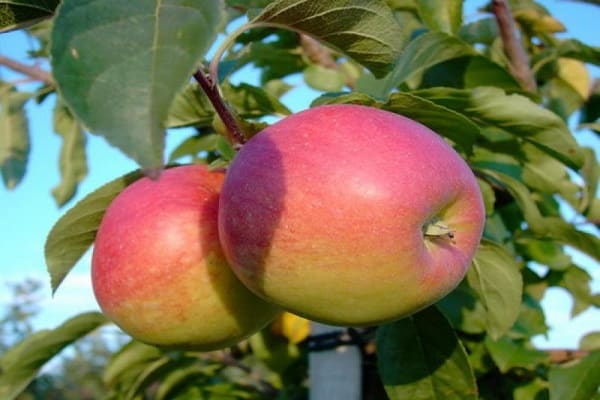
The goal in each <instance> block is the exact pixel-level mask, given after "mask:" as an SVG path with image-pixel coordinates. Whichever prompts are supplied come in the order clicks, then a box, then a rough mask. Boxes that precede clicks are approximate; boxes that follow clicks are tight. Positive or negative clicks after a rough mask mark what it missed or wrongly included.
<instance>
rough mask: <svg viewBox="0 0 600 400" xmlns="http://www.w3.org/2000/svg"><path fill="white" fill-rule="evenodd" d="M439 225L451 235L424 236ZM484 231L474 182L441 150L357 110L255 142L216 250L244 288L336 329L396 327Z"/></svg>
mask: <svg viewBox="0 0 600 400" xmlns="http://www.w3.org/2000/svg"><path fill="white" fill-rule="evenodd" d="M436 221H437V222H438V223H441V224H444V225H446V226H447V227H448V228H449V229H450V231H451V232H446V233H445V234H442V235H440V236H429V235H425V234H424V230H425V229H427V227H428V226H429V225H431V224H432V223H435V222H436ZM484 221H485V212H484V205H483V200H482V196H481V191H480V189H479V187H478V184H477V181H476V178H475V177H474V175H473V173H472V171H471V170H470V168H469V167H468V165H467V164H466V162H465V161H464V160H463V159H462V158H461V157H460V156H459V155H458V154H457V153H456V152H455V151H454V150H453V149H452V147H451V146H450V145H448V144H447V143H446V142H445V141H444V140H443V139H442V138H441V137H440V136H438V135H437V134H436V133H434V132H433V131H431V130H430V129H428V128H427V127H425V126H423V125H421V124H419V123H417V122H415V121H412V120H410V119H408V118H405V117H402V116H400V115H397V114H394V113H390V112H387V111H383V110H379V109H375V108H370V107H365V106H358V105H327V106H318V107H315V108H312V109H309V110H305V111H303V112H300V113H298V114H295V115H292V116H289V117H287V118H285V119H283V120H281V121H279V122H277V123H275V124H273V125H271V126H270V127H268V128H266V129H265V130H263V131H261V132H259V133H258V134H257V135H256V136H254V137H253V138H252V139H251V140H250V141H248V143H246V144H245V145H244V147H243V148H242V149H241V150H240V152H239V154H237V156H236V157H235V159H234V160H233V162H232V164H231V165H230V167H229V169H228V172H227V177H226V179H225V183H224V186H223V189H222V195H221V199H220V207H219V235H220V238H221V245H222V247H223V250H224V252H225V255H226V257H227V259H228V260H229V262H230V265H231V267H232V268H233V270H234V272H235V273H236V275H237V276H238V277H239V278H240V280H241V281H242V282H243V283H244V284H245V285H246V286H247V287H248V288H250V289H251V290H252V291H254V292H255V293H256V294H258V295H259V296H261V297H263V298H265V299H267V300H268V301H271V302H274V303H276V304H278V305H280V306H282V307H283V308H285V309H287V310H290V311H291V312H293V313H296V314H298V315H301V316H303V317H306V318H309V319H312V320H315V321H320V322H323V323H328V324H333V325H345V326H366V325H373V324H379V323H383V322H387V321H392V320H395V319H399V318H402V317H405V316H408V315H410V314H412V313H414V312H416V311H418V310H420V309H422V308H424V307H426V306H428V305H430V304H432V303H434V302H436V301H437V300H439V299H440V298H442V297H443V296H445V295H446V294H447V293H449V292H450V291H451V290H452V289H454V288H455V287H456V286H457V285H458V283H459V282H460V281H461V280H462V279H463V277H464V275H465V273H466V272H467V270H468V268H469V266H470V263H471V260H472V258H473V256H474V254H475V251H476V249H477V247H478V245H479V241H480V238H481V235H482V231H483V225H484ZM451 236H453V237H451Z"/></svg>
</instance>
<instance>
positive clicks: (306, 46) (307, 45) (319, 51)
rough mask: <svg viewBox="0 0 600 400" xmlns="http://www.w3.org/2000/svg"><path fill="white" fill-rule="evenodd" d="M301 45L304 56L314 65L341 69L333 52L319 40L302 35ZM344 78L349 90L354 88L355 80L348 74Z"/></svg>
mask: <svg viewBox="0 0 600 400" xmlns="http://www.w3.org/2000/svg"><path fill="white" fill-rule="evenodd" d="M300 45H301V46H302V50H303V51H304V54H305V55H306V56H307V57H308V59H309V60H310V61H312V62H313V63H315V64H318V65H321V66H322V67H325V68H327V69H332V70H339V69H340V65H339V64H338V63H337V62H336V61H335V58H334V57H333V55H332V54H331V51H330V50H329V49H327V48H326V47H324V46H323V45H321V43H319V42H318V41H317V40H315V39H313V38H312V37H310V36H308V35H305V34H300ZM344 76H345V78H346V79H345V81H346V82H345V83H346V85H347V86H348V87H349V88H353V87H354V85H355V82H354V81H353V79H352V78H351V77H349V76H347V74H344Z"/></svg>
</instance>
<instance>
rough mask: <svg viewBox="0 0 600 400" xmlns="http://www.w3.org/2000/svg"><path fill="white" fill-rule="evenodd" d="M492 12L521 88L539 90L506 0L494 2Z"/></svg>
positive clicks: (511, 70)
mask: <svg viewBox="0 0 600 400" xmlns="http://www.w3.org/2000/svg"><path fill="white" fill-rule="evenodd" d="M492 10H493V13H494V16H495V18H496V22H497V24H498V29H499V31H500V37H501V38H502V43H503V45H504V53H505V54H506V56H507V57H508V61H509V69H510V72H511V73H512V74H513V76H514V77H515V78H516V79H517V81H519V84H520V85H521V87H522V88H523V89H525V90H527V91H529V92H535V91H536V90H537V84H536V82H535V78H534V76H533V71H532V70H531V68H530V67H529V57H528V56H527V53H526V52H525V49H524V48H523V45H522V44H521V42H520V40H519V35H518V30H517V24H516V23H515V19H514V18H513V16H512V13H511V12H510V8H509V6H508V3H507V1H506V0H492Z"/></svg>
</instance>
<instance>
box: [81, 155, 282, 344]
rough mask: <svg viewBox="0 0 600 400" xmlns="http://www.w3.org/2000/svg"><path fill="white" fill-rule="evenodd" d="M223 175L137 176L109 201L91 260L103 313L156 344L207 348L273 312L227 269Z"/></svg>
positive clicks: (187, 171)
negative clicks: (221, 216) (221, 228)
mask: <svg viewBox="0 0 600 400" xmlns="http://www.w3.org/2000/svg"><path fill="white" fill-rule="evenodd" d="M223 177H224V174H223V173H217V172H209V171H208V170H207V169H206V167H204V166H200V165H189V166H181V167H175V168H171V169H167V170H165V171H163V172H162V174H161V175H160V178H159V179H158V180H156V181H153V180H151V179H149V178H142V179H140V180H138V181H136V182H134V183H133V184H131V185H130V186H128V187H127V188H125V190H123V192H121V193H120V194H119V195H118V196H117V197H116V198H115V199H114V200H113V202H112V203H111V204H110V206H109V207H108V209H107V210H106V213H105V215H104V217H103V219H102V222H101V224H100V226H99V229H98V233H97V235H96V240H95V245H94V252H93V256H92V283H93V288H94V294H95V296H96V299H97V301H98V303H99V305H100V308H101V309H102V311H103V312H104V314H106V316H107V317H108V318H109V319H111V320H112V321H114V322H115V323H116V324H117V325H118V326H119V327H121V328H122V329H123V330H124V331H125V332H127V333H128V334H130V335H131V336H133V337H134V338H136V339H138V340H140V341H142V342H145V343H148V344H153V345H157V346H163V347H167V348H181V349H194V350H213V349H218V348H223V347H226V346H228V345H231V344H234V343H236V342H238V341H240V340H242V339H244V338H245V337H247V336H249V335H250V334H252V333H254V332H256V331H257V330H259V329H261V328H262V327H263V326H265V325H266V324H267V323H268V322H269V321H271V320H272V319H273V318H274V317H275V316H276V315H277V314H278V312H279V311H280V310H279V309H278V308H277V307H276V306H275V305H272V304H269V303H266V302H264V301H263V300H261V299H259V298H258V297H256V296H255V295H254V294H252V293H251V292H250V291H249V290H248V289H246V288H245V287H244V286H243V285H242V284H241V283H240V281H239V280H238V279H237V278H236V277H235V275H234V274H233V273H232V272H231V269H230V268H229V266H228V264H227V261H226V259H225V257H224V255H223V252H222V250H221V247H220V244H219V238H218V223H217V217H218V202H219V200H218V199H219V191H220V188H221V186H222V183H223Z"/></svg>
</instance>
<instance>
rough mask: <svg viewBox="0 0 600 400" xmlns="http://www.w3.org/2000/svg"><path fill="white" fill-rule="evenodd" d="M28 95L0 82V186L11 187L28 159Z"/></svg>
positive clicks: (19, 176)
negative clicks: (0, 174) (26, 112)
mask: <svg viewBox="0 0 600 400" xmlns="http://www.w3.org/2000/svg"><path fill="white" fill-rule="evenodd" d="M30 97H31V96H30V95H29V94H27V93H23V92H18V91H17V90H16V88H15V87H14V86H12V85H9V84H5V83H3V82H0V172H1V173H2V180H3V182H4V186H6V188H8V189H14V188H15V187H16V186H17V185H18V184H19V183H20V182H21V180H22V179H23V177H24V176H25V169H26V167H27V161H28V159H29V126H28V124H27V115H26V114H25V103H26V102H27V100H29V98H30Z"/></svg>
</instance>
